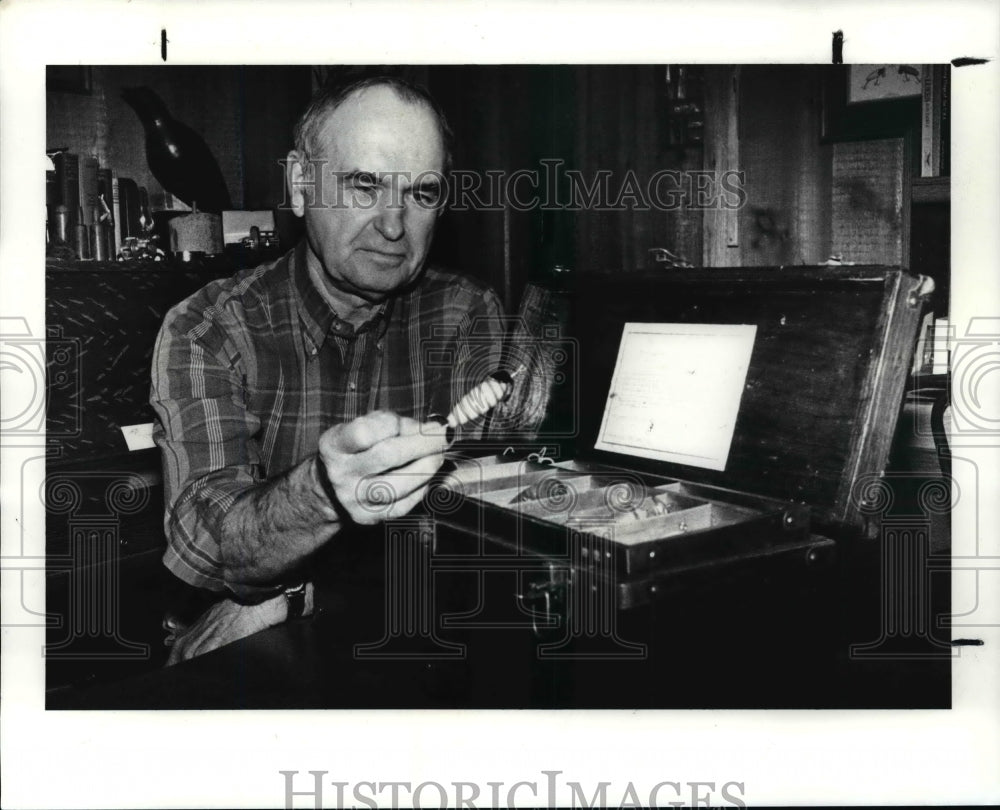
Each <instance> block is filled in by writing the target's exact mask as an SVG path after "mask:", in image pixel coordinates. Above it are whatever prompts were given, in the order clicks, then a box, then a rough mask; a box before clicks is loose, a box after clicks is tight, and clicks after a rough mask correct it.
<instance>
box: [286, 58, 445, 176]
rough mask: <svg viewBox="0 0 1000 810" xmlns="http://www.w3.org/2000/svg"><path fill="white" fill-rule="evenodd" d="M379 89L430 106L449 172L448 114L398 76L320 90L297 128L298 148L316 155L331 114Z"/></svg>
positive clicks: (310, 154)
mask: <svg viewBox="0 0 1000 810" xmlns="http://www.w3.org/2000/svg"><path fill="white" fill-rule="evenodd" d="M376 87H387V88H389V89H391V90H392V91H393V92H395V94H396V95H397V96H398V97H399V98H400V99H402V100H403V101H406V102H409V103H410V104H417V105H420V106H423V107H426V108H427V109H428V110H430V111H431V112H432V113H433V114H434V117H435V119H436V120H437V125H438V131H439V133H440V135H441V141H442V143H443V144H444V171H445V172H446V173H447V172H448V170H449V169H450V168H451V160H452V155H451V145H452V132H451V127H449V126H448V121H447V120H446V119H445V117H444V112H443V111H442V110H441V108H440V106H438V103H437V102H436V101H435V100H434V99H433V97H432V96H431V95H430V94H429V93H428V92H427V91H426V90H424V89H423V88H422V87H420V86H419V85H416V84H413V83H411V82H408V81H406V80H405V79H400V78H398V77H396V76H373V77H368V78H365V79H359V80H357V81H353V82H349V83H347V84H335V85H331V86H327V87H324V88H323V89H322V90H320V91H318V92H317V93H316V95H315V96H313V99H312V102H310V104H309V107H308V108H307V109H306V111H305V112H304V113H303V114H302V117H301V118H300V119H299V121H298V123H297V124H296V125H295V148H296V149H297V150H298V151H299V152H300V153H301V154H303V155H309V156H315V155H316V154H317V150H318V147H317V136H318V135H319V134H320V132H321V131H322V129H323V126H324V124H325V123H326V121H327V119H328V118H329V117H330V115H332V114H333V113H334V112H335V111H336V110H337V109H338V108H339V107H340V106H341V105H342V104H343V103H344V102H345V101H347V100H348V99H350V98H352V97H353V96H355V95H356V94H358V93H361V92H363V91H364V90H367V89H369V88H376Z"/></svg>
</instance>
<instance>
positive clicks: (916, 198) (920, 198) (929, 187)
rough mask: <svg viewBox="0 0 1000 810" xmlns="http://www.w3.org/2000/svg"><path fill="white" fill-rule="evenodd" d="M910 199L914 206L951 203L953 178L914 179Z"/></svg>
mask: <svg viewBox="0 0 1000 810" xmlns="http://www.w3.org/2000/svg"><path fill="white" fill-rule="evenodd" d="M910 199H911V202H912V203H914V204H920V203H946V202H951V178H950V177H914V178H913V181H912V185H911V188H910Z"/></svg>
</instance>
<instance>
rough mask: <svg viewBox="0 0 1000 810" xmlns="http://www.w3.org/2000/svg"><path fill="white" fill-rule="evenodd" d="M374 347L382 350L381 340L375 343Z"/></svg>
mask: <svg viewBox="0 0 1000 810" xmlns="http://www.w3.org/2000/svg"><path fill="white" fill-rule="evenodd" d="M375 348H376V349H378V350H379V351H382V341H381V340H380V341H379V342H378V343H376V344H375Z"/></svg>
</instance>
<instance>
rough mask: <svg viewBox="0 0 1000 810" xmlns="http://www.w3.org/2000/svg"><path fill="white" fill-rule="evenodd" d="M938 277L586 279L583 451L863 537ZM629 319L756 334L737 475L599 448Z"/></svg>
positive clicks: (846, 270)
mask: <svg viewBox="0 0 1000 810" xmlns="http://www.w3.org/2000/svg"><path fill="white" fill-rule="evenodd" d="M926 282H927V280H926V279H923V278H921V277H917V276H913V275H910V274H909V273H907V272H905V271H902V270H900V269H899V268H888V267H839V268H829V267H812V268H807V267H796V268H781V269H777V268H724V269H722V268H720V269H716V268H710V269H695V270H671V271H668V272H661V273H658V274H656V275H647V274H642V275H633V276H628V277H609V276H600V277H590V278H584V279H581V280H580V283H579V286H578V290H577V295H576V301H575V303H574V306H573V307H572V318H571V324H570V333H571V335H572V336H573V337H574V338H575V339H576V340H577V341H578V342H579V358H580V362H579V363H578V374H579V377H578V381H579V384H578V385H577V386H574V389H575V391H577V392H579V394H578V396H579V410H578V413H579V419H580V432H579V441H578V444H577V456H578V457H580V458H585V459H589V460H594V461H599V462H602V463H606V464H613V465H615V466H619V467H629V468H633V469H643V470H649V471H653V472H656V473H658V474H662V475H666V476H670V477H675V478H681V479H685V480H689V481H697V482H700V483H706V484H711V485H715V486H720V487H725V488H728V489H735V490H741V491H744V492H750V493H753V494H758V495H768V496H771V497H777V498H782V499H787V500H794V501H801V502H804V503H806V504H808V505H809V506H811V507H812V510H813V519H814V522H815V524H816V525H817V526H818V527H819V528H820V529H823V530H827V531H829V532H831V533H837V532H838V530H840V529H844V528H850V529H852V530H854V531H853V532H852V533H856V532H857V530H861V529H863V528H864V526H865V519H864V514H863V509H864V504H863V503H862V502H863V501H864V499H865V491H864V490H865V488H866V484H867V482H869V481H871V480H873V479H874V478H877V477H878V476H880V475H881V474H882V473H883V472H884V470H885V465H886V462H887V459H888V455H889V449H890V444H891V442H892V436H893V432H894V430H895V426H896V420H897V417H898V415H899V410H900V406H901V403H902V399H903V393H904V388H905V385H906V378H907V375H908V373H909V369H910V361H911V358H912V353H913V348H914V344H915V340H916V333H917V330H918V328H919V322H920V316H921V308H922V304H923V299H924V297H925V296H924V293H925V292H926V291H928V290H929V289H933V285H932V284H927V283H926ZM626 323H631V324H636V323H649V324H722V325H743V326H745V327H751V326H752V327H755V329H751V330H750V332H751V334H752V350H750V357H749V366H748V368H747V371H746V378H745V382H744V383H743V390H742V395H738V399H739V406H738V411H737V412H736V414H735V430H734V433H733V438H732V442H731V445H730V447H729V452H728V457H726V458H725V460H724V465H725V466H724V469H706V468H704V467H699V466H691V465H686V464H682V463H678V462H676V461H668V460H663V459H662V458H660V459H653V458H644V457H643V455H642V454H637V453H635V452H628V453H616V452H609V451H608V450H607V449H605V450H600V449H595V445H596V444H598V437H599V435H600V430H601V425H602V420H603V418H604V416H605V410H606V405H607V397H608V393H609V390H610V386H611V381H612V377H613V375H614V372H615V365H616V360H617V359H618V355H619V346H620V343H621V338H622V333H623V327H624V325H625V324H626ZM744 364H745V360H744ZM667 411H669V408H668V407H667V406H666V405H665V407H664V412H667ZM604 446H605V447H607V446H608V445H607V444H605V445H604Z"/></svg>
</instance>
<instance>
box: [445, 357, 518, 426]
mask: <svg viewBox="0 0 1000 810" xmlns="http://www.w3.org/2000/svg"><path fill="white" fill-rule="evenodd" d="M522 371H524V366H523V365H522V366H518V368H516V369H515V370H514V371H513V372H509V373H508V372H506V371H503V370H501V371H495V372H493V373H492V374H491V375H490V376H489V377H487V378H486V379H485V380H483V382H481V383H480V384H479V385H477V386H476V387H475V388H473V389H472V390H471V391H469V393H468V394H466V395H465V396H464V397H462V398H461V399H460V400H459V401H458V403H457V404H456V405H455V407H454V408H452V409H451V413H449V414H448V427H450V428H457V427H460V426H461V425H464V424H467V423H468V422H471V421H473V420H474V419H478V418H479V417H480V416H485V415H486V414H487V413H489V412H490V411H491V410H492V409H493V408H495V407H496V406H497V405H498V404H500V403H501V402H502V401H503V400H504V399H505V398H506V397H507V396H508V395H509V394H510V392H511V390H512V389H513V387H514V378H515V377H517V375H518V374H520V373H521V372H522Z"/></svg>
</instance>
